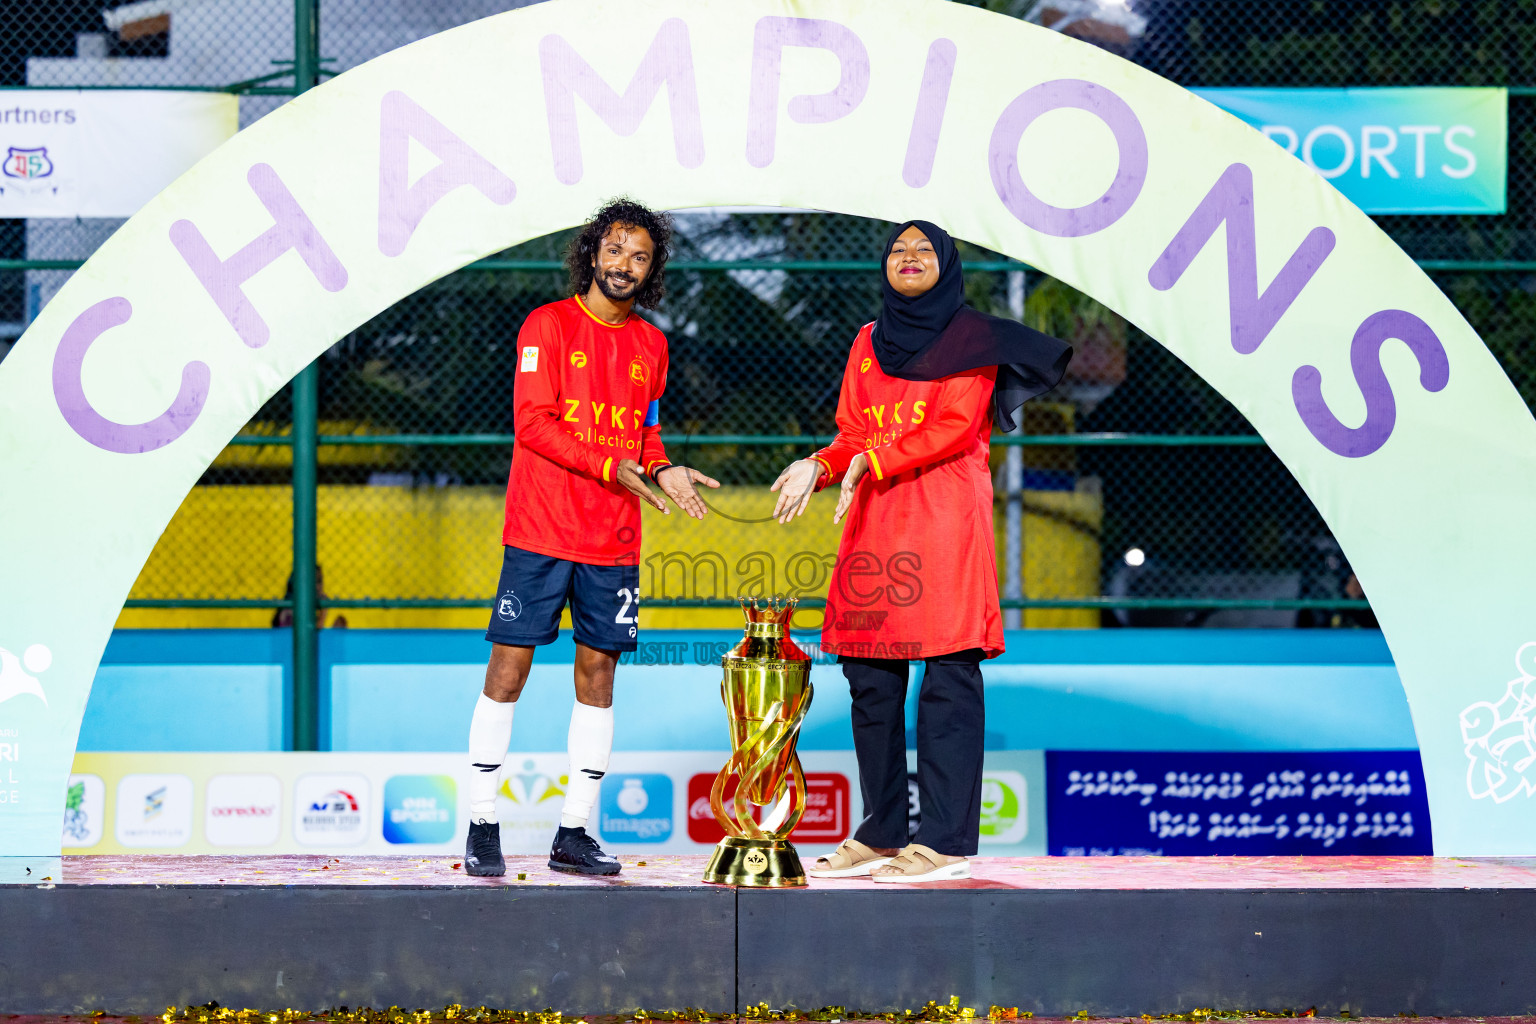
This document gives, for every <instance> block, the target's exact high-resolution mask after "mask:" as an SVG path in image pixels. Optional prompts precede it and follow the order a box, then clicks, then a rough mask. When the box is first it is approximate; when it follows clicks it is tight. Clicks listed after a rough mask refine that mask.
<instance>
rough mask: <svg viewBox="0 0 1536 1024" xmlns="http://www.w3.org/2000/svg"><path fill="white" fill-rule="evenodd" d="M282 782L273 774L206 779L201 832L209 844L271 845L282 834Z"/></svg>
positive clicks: (224, 776) (217, 776)
mask: <svg viewBox="0 0 1536 1024" xmlns="http://www.w3.org/2000/svg"><path fill="white" fill-rule="evenodd" d="M282 804H283V783H282V781H281V780H280V779H278V777H277V776H276V775H215V776H214V777H213V778H211V779H209V780H208V792H207V799H206V810H205V811H204V817H203V835H204V836H205V837H206V838H207V839H208V842H209V843H210V844H212V845H213V846H272V845H274V844H275V843H276V842H277V840H278V836H279V835H281V834H282V827H283V823H282V813H281V812H282Z"/></svg>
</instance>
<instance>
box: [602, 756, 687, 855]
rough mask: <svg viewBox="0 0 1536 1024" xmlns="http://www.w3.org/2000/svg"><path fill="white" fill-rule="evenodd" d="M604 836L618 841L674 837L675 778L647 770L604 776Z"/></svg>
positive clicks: (655, 840)
mask: <svg viewBox="0 0 1536 1024" xmlns="http://www.w3.org/2000/svg"><path fill="white" fill-rule="evenodd" d="M601 828H602V833H603V838H604V839H607V840H609V841H610V842H615V843H664V842H666V841H667V840H668V839H671V838H672V780H671V779H670V778H669V777H667V776H665V775H658V774H655V773H653V772H646V773H641V774H635V775H613V774H611V773H610V774H609V776H608V777H607V778H606V779H604V780H603V795H602V825H601Z"/></svg>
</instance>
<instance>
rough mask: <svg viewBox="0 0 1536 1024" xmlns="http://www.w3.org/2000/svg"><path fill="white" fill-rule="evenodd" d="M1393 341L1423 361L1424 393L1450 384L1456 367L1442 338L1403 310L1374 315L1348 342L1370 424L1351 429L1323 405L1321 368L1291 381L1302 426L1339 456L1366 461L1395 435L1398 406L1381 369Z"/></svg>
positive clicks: (1309, 368)
mask: <svg viewBox="0 0 1536 1024" xmlns="http://www.w3.org/2000/svg"><path fill="white" fill-rule="evenodd" d="M1393 339H1396V340H1398V341H1401V342H1402V343H1403V344H1405V345H1407V346H1408V349H1409V351H1411V352H1412V353H1413V355H1414V358H1416V359H1417V360H1418V361H1419V385H1420V386H1421V387H1422V388H1423V389H1424V390H1425V391H1429V392H1431V393H1433V392H1437V391H1440V390H1442V389H1443V388H1444V387H1445V385H1446V384H1447V383H1449V382H1450V379H1451V364H1450V360H1449V358H1448V357H1447V356H1446V354H1445V346H1444V345H1443V344H1441V342H1440V339H1439V337H1438V336H1436V334H1435V332H1434V331H1433V330H1431V329H1430V326H1429V325H1428V324H1427V323H1425V322H1424V321H1423V320H1421V319H1419V318H1418V317H1416V316H1414V315H1413V314H1412V313H1407V312H1404V311H1403V310H1401V309H1383V310H1381V311H1380V312H1379V313H1372V314H1371V315H1370V316H1368V317H1366V318H1365V320H1364V322H1363V323H1361V324H1360V327H1359V328H1358V329H1357V330H1356V331H1355V336H1354V338H1353V339H1352V340H1351V341H1350V343H1349V365H1350V369H1351V370H1353V371H1354V376H1355V383H1356V384H1357V385H1358V386H1359V388H1360V393H1361V394H1362V395H1363V396H1365V422H1364V423H1362V424H1360V426H1358V427H1346V426H1345V425H1344V424H1343V423H1341V422H1339V419H1338V417H1337V416H1335V415H1334V414H1333V412H1332V410H1330V409H1329V408H1328V403H1327V402H1326V401H1324V400H1323V374H1322V371H1321V370H1319V369H1318V368H1317V367H1315V366H1303V367H1300V368H1299V369H1297V371H1296V373H1295V375H1294V376H1293V377H1292V378H1291V400H1292V401H1293V402H1294V403H1295V405H1296V411H1297V412H1298V413H1299V414H1300V415H1301V422H1302V423H1304V424H1306V426H1307V429H1308V430H1310V431H1311V432H1312V436H1313V437H1315V438H1317V440H1318V441H1319V442H1320V443H1321V444H1322V446H1323V447H1324V448H1327V449H1328V450H1329V451H1331V452H1333V453H1334V454H1335V455H1342V456H1344V457H1345V458H1346V459H1359V458H1364V457H1365V456H1367V455H1370V454H1372V453H1373V452H1375V451H1377V450H1378V449H1379V448H1381V446H1382V445H1384V444H1386V443H1387V438H1389V437H1391V436H1392V428H1393V427H1394V426H1396V425H1397V401H1396V399H1395V398H1393V396H1392V385H1391V384H1390V383H1389V382H1388V381H1387V374H1386V371H1385V370H1383V369H1382V366H1381V348H1382V346H1383V345H1385V344H1386V343H1387V342H1389V341H1392V340H1393Z"/></svg>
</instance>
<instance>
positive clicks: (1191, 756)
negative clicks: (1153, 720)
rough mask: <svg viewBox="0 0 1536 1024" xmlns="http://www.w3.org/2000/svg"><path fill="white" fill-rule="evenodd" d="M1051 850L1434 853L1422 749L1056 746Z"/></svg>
mask: <svg viewBox="0 0 1536 1024" xmlns="http://www.w3.org/2000/svg"><path fill="white" fill-rule="evenodd" d="M1045 776H1046V792H1047V798H1046V836H1047V841H1048V844H1049V849H1050V852H1051V854H1052V855H1054V856H1068V857H1073V856H1076V857H1082V856H1123V855H1134V854H1152V855H1159V856H1170V857H1173V856H1178V857H1187V856H1195V855H1201V854H1237V855H1242V856H1249V857H1253V856H1279V855H1286V856H1291V855H1296V854H1326V855H1329V856H1341V855H1344V854H1373V855H1391V856H1404V855H1410V854H1428V853H1430V852H1432V851H1431V847H1430V832H1429V804H1428V802H1427V800H1426V797H1425V793H1424V772H1423V768H1422V767H1421V766H1420V763H1419V754H1418V751H1416V750H1372V751H1339V752H1308V753H1290V754H1287V753H1273V752H1268V751H1266V752H1262V753H1226V754H1212V753H1120V752H1114V751H1076V750H1074V751H1047V752H1046V755H1045Z"/></svg>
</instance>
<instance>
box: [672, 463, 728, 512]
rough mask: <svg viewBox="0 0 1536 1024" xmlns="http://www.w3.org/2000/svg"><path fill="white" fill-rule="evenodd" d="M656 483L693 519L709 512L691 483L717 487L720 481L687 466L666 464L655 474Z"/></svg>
mask: <svg viewBox="0 0 1536 1024" xmlns="http://www.w3.org/2000/svg"><path fill="white" fill-rule="evenodd" d="M656 484H657V486H658V487H660V488H661V489H662V490H663V491H665V492H666V493H667V497H669V498H671V499H672V500H673V501H675V502H676V503H677V507H678V508H680V509H682V510H683V511H684V512H686V513H688V514H689V515H690V516H692V517H693V518H695V519H703V518H704V517H705V516H707V515H708V514H709V506H707V505H705V504H704V499H703V498H701V497H699V492H698V491H696V490H694V487H693V485H694V484H703V485H704V486H705V487H719V486H720V481H719V480H716V479H714V478H713V477H707V476H705V475H704V474H703V473H700V472H699V471H698V470H696V469H693V468H691V467H688V466H668V467H667V468H665V469H663V470H661V471H660V472H659V473H657V474H656Z"/></svg>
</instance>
